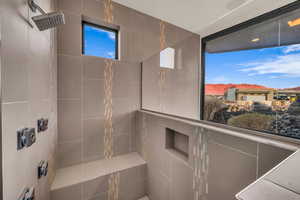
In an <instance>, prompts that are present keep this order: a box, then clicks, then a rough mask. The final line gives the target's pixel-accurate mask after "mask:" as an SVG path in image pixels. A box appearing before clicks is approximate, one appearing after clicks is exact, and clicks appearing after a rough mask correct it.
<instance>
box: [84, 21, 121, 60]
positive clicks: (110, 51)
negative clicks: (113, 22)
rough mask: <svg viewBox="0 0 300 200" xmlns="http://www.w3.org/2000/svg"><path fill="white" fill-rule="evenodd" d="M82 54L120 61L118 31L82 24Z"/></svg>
mask: <svg viewBox="0 0 300 200" xmlns="http://www.w3.org/2000/svg"><path fill="white" fill-rule="evenodd" d="M82 35H83V44H82V47H83V48H82V53H83V54H84V55H89V56H98V57H103V58H109V59H118V30H114V29H111V28H108V27H103V26H100V25H95V24H91V23H87V22H83V23H82Z"/></svg>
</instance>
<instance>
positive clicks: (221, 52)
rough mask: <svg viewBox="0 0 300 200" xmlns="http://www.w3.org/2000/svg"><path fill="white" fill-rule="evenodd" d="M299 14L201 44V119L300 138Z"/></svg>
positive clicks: (277, 18) (249, 27) (287, 15)
mask: <svg viewBox="0 0 300 200" xmlns="http://www.w3.org/2000/svg"><path fill="white" fill-rule="evenodd" d="M299 11H300V10H299V9H298V10H295V11H292V12H289V13H285V14H283V15H280V16H276V17H274V18H272V19H268V20H265V21H263V22H260V23H256V24H255V25H252V26H248V27H247V28H244V29H240V30H237V31H235V32H232V33H230V34H227V35H223V36H220V37H217V38H214V39H212V40H209V41H207V42H205V52H204V56H205V100H204V107H203V118H204V119H205V120H209V121H213V122H217V123H222V124H227V125H230V126H236V127H241V128H246V129H251V130H258V131H263V132H266V133H271V134H278V135H282V136H288V137H293V138H298V139H300V38H299V35H300V14H299Z"/></svg>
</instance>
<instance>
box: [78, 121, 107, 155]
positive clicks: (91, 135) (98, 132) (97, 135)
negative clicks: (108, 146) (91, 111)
mask: <svg viewBox="0 0 300 200" xmlns="http://www.w3.org/2000/svg"><path fill="white" fill-rule="evenodd" d="M83 156H84V160H89V161H90V160H97V159H103V158H104V119H103V118H95V119H86V120H84V121H83Z"/></svg>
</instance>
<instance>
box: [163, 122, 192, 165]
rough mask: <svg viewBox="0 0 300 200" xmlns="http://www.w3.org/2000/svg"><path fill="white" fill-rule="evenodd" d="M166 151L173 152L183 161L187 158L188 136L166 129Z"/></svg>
mask: <svg viewBox="0 0 300 200" xmlns="http://www.w3.org/2000/svg"><path fill="white" fill-rule="evenodd" d="M166 149H168V150H171V151H173V152H174V153H176V154H177V155H178V156H179V157H181V158H182V159H184V160H188V158H189V136H188V135H185V134H183V133H179V132H177V131H175V130H172V129H169V128H166Z"/></svg>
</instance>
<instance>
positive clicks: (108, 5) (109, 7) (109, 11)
mask: <svg viewBox="0 0 300 200" xmlns="http://www.w3.org/2000/svg"><path fill="white" fill-rule="evenodd" d="M103 4H104V21H105V22H106V23H113V21H114V14H113V10H114V6H113V2H112V0H104V1H103Z"/></svg>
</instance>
